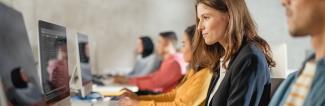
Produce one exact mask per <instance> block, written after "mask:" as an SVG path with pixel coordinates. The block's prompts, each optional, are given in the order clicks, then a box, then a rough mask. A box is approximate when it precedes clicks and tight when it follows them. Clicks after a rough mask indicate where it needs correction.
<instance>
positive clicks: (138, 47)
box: [136, 38, 143, 54]
mask: <svg viewBox="0 0 325 106" xmlns="http://www.w3.org/2000/svg"><path fill="white" fill-rule="evenodd" d="M136 52H137V53H138V54H141V53H142V52H143V44H142V41H141V39H140V38H139V39H138V40H137V44H136Z"/></svg>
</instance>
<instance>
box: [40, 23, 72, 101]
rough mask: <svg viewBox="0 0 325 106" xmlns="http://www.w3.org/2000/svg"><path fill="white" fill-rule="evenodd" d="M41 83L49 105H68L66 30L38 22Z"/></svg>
mask: <svg viewBox="0 0 325 106" xmlns="http://www.w3.org/2000/svg"><path fill="white" fill-rule="evenodd" d="M38 28H39V47H40V49H39V50H40V59H39V61H40V69H41V83H42V88H43V92H44V94H45V96H46V101H47V103H48V104H50V105H69V104H70V99H69V97H70V88H69V69H68V50H67V48H68V47H67V39H66V28H65V27H63V26H60V25H56V24H52V23H49V22H45V21H39V23H38Z"/></svg>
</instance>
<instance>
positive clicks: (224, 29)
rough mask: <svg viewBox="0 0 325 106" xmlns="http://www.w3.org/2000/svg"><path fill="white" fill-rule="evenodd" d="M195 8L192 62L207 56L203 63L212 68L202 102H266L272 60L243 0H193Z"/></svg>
mask: <svg viewBox="0 0 325 106" xmlns="http://www.w3.org/2000/svg"><path fill="white" fill-rule="evenodd" d="M196 9H197V12H196V15H197V33H196V36H195V39H194V44H193V46H194V48H193V49H194V50H193V61H192V66H195V65H196V64H193V63H196V62H198V61H202V60H207V61H208V62H207V64H205V65H206V66H205V67H209V68H210V69H211V70H213V71H214V76H213V78H212V79H211V83H210V87H209V91H208V95H207V98H206V105H208V106H248V105H249V106H252V105H254V106H257V105H259V106H260V105H261V106H264V105H267V104H268V102H269V93H270V75H269V68H270V67H273V66H275V63H274V61H273V60H272V57H271V51H270V47H269V45H268V43H267V42H266V41H265V40H263V39H262V38H261V37H259V36H258V34H257V31H256V27H255V25H254V22H253V20H252V18H251V16H250V14H249V12H248V9H247V6H246V3H245V1H244V0H197V3H196ZM202 54H205V56H204V57H202Z"/></svg>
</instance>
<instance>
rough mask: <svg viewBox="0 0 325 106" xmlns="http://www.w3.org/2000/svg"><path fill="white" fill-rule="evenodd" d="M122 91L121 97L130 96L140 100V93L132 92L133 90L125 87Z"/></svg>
mask: <svg viewBox="0 0 325 106" xmlns="http://www.w3.org/2000/svg"><path fill="white" fill-rule="evenodd" d="M122 91H123V94H122V95H121V97H129V98H131V99H134V100H139V97H138V95H137V94H135V93H134V92H132V91H131V90H129V89H127V88H124V89H122Z"/></svg>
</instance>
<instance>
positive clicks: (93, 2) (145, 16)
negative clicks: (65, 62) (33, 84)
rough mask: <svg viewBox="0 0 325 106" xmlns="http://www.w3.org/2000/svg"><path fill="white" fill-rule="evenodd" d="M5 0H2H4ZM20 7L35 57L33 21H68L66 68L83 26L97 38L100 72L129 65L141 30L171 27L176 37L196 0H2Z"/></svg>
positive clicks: (189, 20)
mask: <svg viewBox="0 0 325 106" xmlns="http://www.w3.org/2000/svg"><path fill="white" fill-rule="evenodd" d="M3 1H4V0H3ZM4 2H6V3H7V4H9V5H11V6H13V7H14V8H16V9H17V10H19V11H21V12H22V13H23V15H24V18H25V23H26V26H27V29H28V33H29V38H30V41H31V44H32V46H33V50H34V56H35V57H38V52H37V51H38V47H37V45H38V43H37V39H38V31H37V21H38V20H45V21H49V22H52V23H55V24H59V25H63V26H66V27H67V33H68V43H69V44H70V45H69V53H70V54H69V56H70V58H69V59H70V60H69V62H70V63H71V64H72V66H69V68H70V70H71V69H73V67H74V65H75V55H74V53H75V48H74V47H73V44H74V43H75V41H74V39H75V35H76V33H77V32H82V33H85V34H88V35H90V36H91V37H92V38H93V41H95V45H96V47H95V49H96V50H95V51H94V53H95V55H93V58H95V66H96V69H95V70H96V71H98V72H107V71H111V70H120V69H130V68H131V67H132V65H133V58H134V55H133V51H134V46H135V41H136V38H137V36H139V35H143V34H145V35H150V36H152V37H153V38H157V36H158V33H159V32H161V31H167V30H174V31H176V32H177V34H178V35H179V37H181V34H183V31H184V29H185V28H186V26H189V25H191V24H194V18H195V17H194V15H195V14H194V7H193V5H194V2H191V1H189V0H5V1H4Z"/></svg>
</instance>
